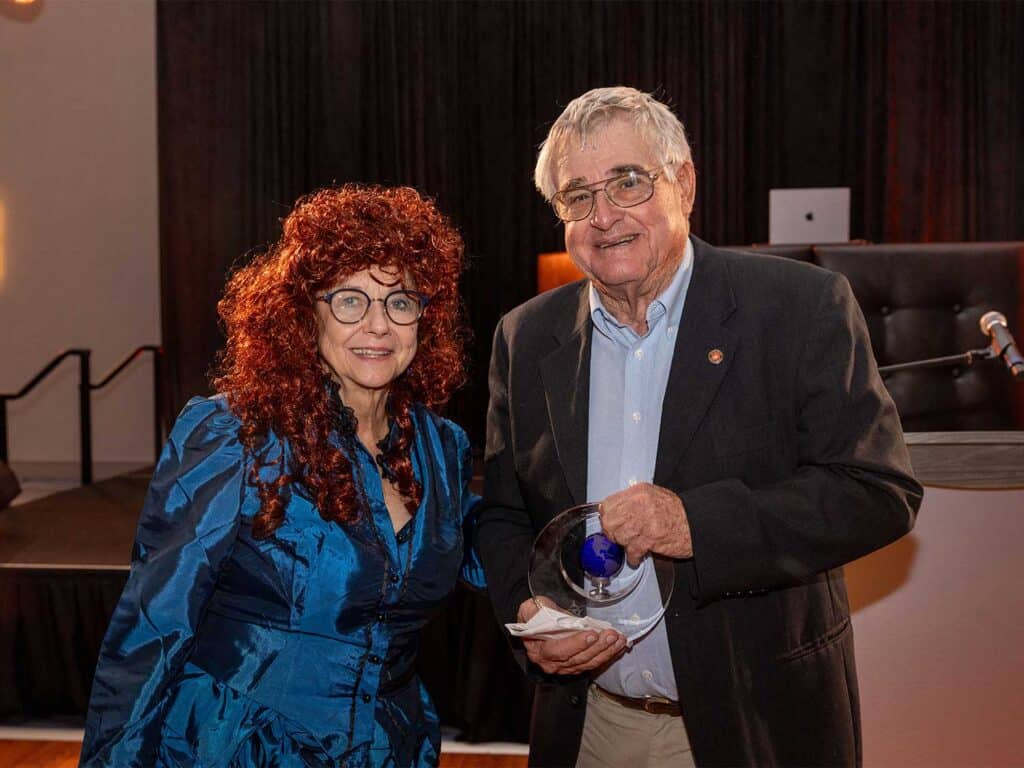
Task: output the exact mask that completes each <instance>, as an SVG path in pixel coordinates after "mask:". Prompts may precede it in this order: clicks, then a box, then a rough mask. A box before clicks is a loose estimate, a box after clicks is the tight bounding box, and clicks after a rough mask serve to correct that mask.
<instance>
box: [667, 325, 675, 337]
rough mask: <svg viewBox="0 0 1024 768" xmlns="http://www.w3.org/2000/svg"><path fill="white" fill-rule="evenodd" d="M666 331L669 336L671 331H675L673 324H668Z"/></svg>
mask: <svg viewBox="0 0 1024 768" xmlns="http://www.w3.org/2000/svg"><path fill="white" fill-rule="evenodd" d="M666 331H668V335H669V336H671V335H672V334H673V333H675V332H676V327H675V326H674V325H670V326H669V327H668V328H666Z"/></svg>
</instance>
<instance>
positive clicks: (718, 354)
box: [708, 348, 725, 365]
mask: <svg viewBox="0 0 1024 768" xmlns="http://www.w3.org/2000/svg"><path fill="white" fill-rule="evenodd" d="M724 358H725V355H724V354H723V353H722V350H720V349H718V348H715V349H712V350H711V351H710V352H708V362H709V363H711V364H712V365H718V364H719V363H721V362H722V360H723V359H724Z"/></svg>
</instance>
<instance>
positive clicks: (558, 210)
mask: <svg viewBox="0 0 1024 768" xmlns="http://www.w3.org/2000/svg"><path fill="white" fill-rule="evenodd" d="M660 175H661V171H645V170H643V169H639V168H638V169H636V170H630V171H627V172H626V173H620V174H619V175H617V176H612V177H611V178H608V179H602V180H601V181H595V182H594V183H593V184H588V185H586V186H585V187H569V188H568V189H563V190H562V191H560V192H556V193H555V195H554V196H553V197H552V198H551V205H552V206H553V207H554V209H555V215H556V216H558V218H560V219H561V220H562V221H579V220H580V219H585V218H587V217H588V216H589V215H590V213H591V211H593V210H594V200H595V198H596V196H597V193H598V192H600V191H602V190H603V191H604V194H605V196H606V197H607V198H608V201H609V202H610V203H611V204H612V205H615V206H618V207H619V208H632V207H633V206H634V205H640V203H646V202H647V201H648V200H650V199H651V196H652V195H653V194H654V182H655V180H656V179H657V178H658V177H659V176H660Z"/></svg>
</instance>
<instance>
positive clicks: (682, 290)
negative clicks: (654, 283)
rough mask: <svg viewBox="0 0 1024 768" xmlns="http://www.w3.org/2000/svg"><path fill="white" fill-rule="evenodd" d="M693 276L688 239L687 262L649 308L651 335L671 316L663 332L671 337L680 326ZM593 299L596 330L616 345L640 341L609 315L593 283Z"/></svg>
mask: <svg viewBox="0 0 1024 768" xmlns="http://www.w3.org/2000/svg"><path fill="white" fill-rule="evenodd" d="M691 272H693V243H692V242H691V241H690V238H686V248H685V250H684V251H683V260H682V261H681V262H680V263H679V266H678V267H676V273H675V275H673V276H672V281H671V282H670V283H669V284H668V287H667V288H666V289H665V290H664V291H662V292H661V294H659V295H658V297H657V298H656V299H655V300H654V301H652V302H651V303H650V304H649V305H648V307H647V335H648V336H649V335H650V334H652V333H654V331H655V329H656V328H657V327H658V326H659V325H660V324H661V319H662V318H663V317H665V316H668V318H669V321H668V322H667V323H665V324H664V325H665V327H664V328H663V329H662V332H668V333H671V331H672V327H673V326H675V325H678V324H679V318H680V317H681V315H682V313H683V302H684V301H685V299H686V288H687V286H688V285H689V283H690V273H691ZM588 290H589V296H590V318H591V320H592V321H593V323H594V327H595V328H596V329H597V330H598V331H599V332H600V333H601V334H602V335H603V336H607V337H608V338H609V339H611V340H612V341H618V342H620V343H623V344H631V343H632V342H633V341H635V340H636V339H638V338H640V336H639V334H637V333H636V331H634V330H633V329H632V328H631V327H630V326H629V325H627V324H625V323H621V322H619V321H618V320H616V319H615V316H614V315H612V313H611V312H609V311H608V310H607V309H606V308H605V306H604V302H603V301H602V300H601V294H600V293H598V292H597V289H596V288H595V287H594V283H593V281H591V282H590V284H589V287H588Z"/></svg>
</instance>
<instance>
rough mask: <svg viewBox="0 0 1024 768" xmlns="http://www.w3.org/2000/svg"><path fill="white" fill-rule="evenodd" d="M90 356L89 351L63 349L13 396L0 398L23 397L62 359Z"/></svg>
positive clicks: (14, 398)
mask: <svg viewBox="0 0 1024 768" xmlns="http://www.w3.org/2000/svg"><path fill="white" fill-rule="evenodd" d="M90 354H92V350H91V349H79V348H77V347H72V348H71V349H65V350H64V351H63V352H61V353H60V354H59V355H57V356H56V357H55V358H53V360H51V361H50V362H49V363H47V364H46V366H45V367H44V368H43V370H41V371H40V372H39V373H37V374H36V375H35V376H33V377H32V378H31V379H30V380H29V382H28V384H26V385H25V386H23V387H22V388H21V389H19V390H18V391H17V392H15V393H13V394H0V398H3V399H4V400H18V399H19V398H22V397H24V396H25V395H27V394H28V393H29V392H31V391H32V390H33V389H35V388H36V385H37V384H38V383H39V382H40V381H42V380H43V379H45V378H46V377H47V375H48V374H49V373H50V371H52V370H53V369H54V368H56V367H57V366H58V365H60V364H61V363H62V362H63V361H64V358H67V357H71V356H72V355H78V356H79V357H82V356H85V357H88V356H89V355H90Z"/></svg>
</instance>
